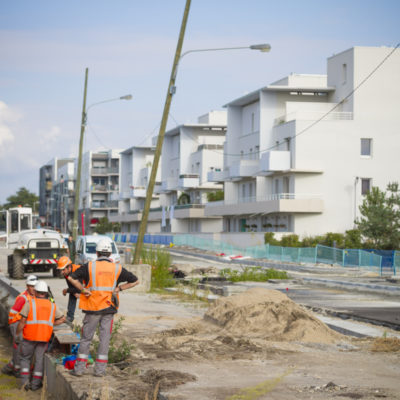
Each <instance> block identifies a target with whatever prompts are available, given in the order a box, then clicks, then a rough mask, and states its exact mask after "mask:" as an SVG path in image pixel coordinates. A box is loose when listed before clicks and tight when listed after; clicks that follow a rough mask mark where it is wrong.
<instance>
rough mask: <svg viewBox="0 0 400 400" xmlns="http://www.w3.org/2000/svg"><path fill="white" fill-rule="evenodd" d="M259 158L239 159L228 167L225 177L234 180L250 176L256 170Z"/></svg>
mask: <svg viewBox="0 0 400 400" xmlns="http://www.w3.org/2000/svg"><path fill="white" fill-rule="evenodd" d="M258 165H259V160H240V161H239V162H237V163H235V164H233V165H231V166H230V167H229V169H228V171H227V172H226V173H227V176H226V179H227V180H231V181H235V180H241V179H243V178H250V177H252V176H253V175H255V174H256V173H257V171H258Z"/></svg>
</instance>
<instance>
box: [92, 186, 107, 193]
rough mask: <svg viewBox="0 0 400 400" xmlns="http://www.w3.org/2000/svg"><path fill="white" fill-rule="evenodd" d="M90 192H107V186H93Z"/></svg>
mask: <svg viewBox="0 0 400 400" xmlns="http://www.w3.org/2000/svg"><path fill="white" fill-rule="evenodd" d="M90 190H91V191H92V192H101V193H103V192H107V186H106V185H91V186H90Z"/></svg>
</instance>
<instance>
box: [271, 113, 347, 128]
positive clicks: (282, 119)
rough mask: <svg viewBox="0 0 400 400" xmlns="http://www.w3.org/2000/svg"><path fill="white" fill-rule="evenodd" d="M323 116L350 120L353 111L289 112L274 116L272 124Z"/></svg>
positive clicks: (312, 119)
mask: <svg viewBox="0 0 400 400" xmlns="http://www.w3.org/2000/svg"><path fill="white" fill-rule="evenodd" d="M322 117H323V120H324V121H338V120H346V121H348V120H352V119H353V113H352V112H345V111H341V112H339V111H337V112H330V113H329V114H328V111H322V112H321V111H297V112H293V113H289V114H285V115H282V116H280V117H278V118H275V120H274V125H280V124H284V123H285V122H289V121H293V120H296V119H297V120H302V121H316V120H318V119H320V118H322Z"/></svg>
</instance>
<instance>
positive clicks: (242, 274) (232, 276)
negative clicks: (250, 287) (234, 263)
mask: <svg viewBox="0 0 400 400" xmlns="http://www.w3.org/2000/svg"><path fill="white" fill-rule="evenodd" d="M220 275H221V276H223V277H225V278H226V279H227V280H229V281H232V282H244V281H252V282H267V281H268V280H270V279H288V275H287V273H286V272H285V271H277V270H275V269H273V268H269V269H264V268H262V267H245V268H243V269H242V270H241V271H239V270H233V269H231V268H224V269H223V270H222V271H221V272H220Z"/></svg>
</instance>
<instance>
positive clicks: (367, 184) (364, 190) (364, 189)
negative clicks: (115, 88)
mask: <svg viewBox="0 0 400 400" xmlns="http://www.w3.org/2000/svg"><path fill="white" fill-rule="evenodd" d="M370 190H371V178H362V179H361V194H362V195H363V196H365V195H367V194H368V193H369V191H370Z"/></svg>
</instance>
